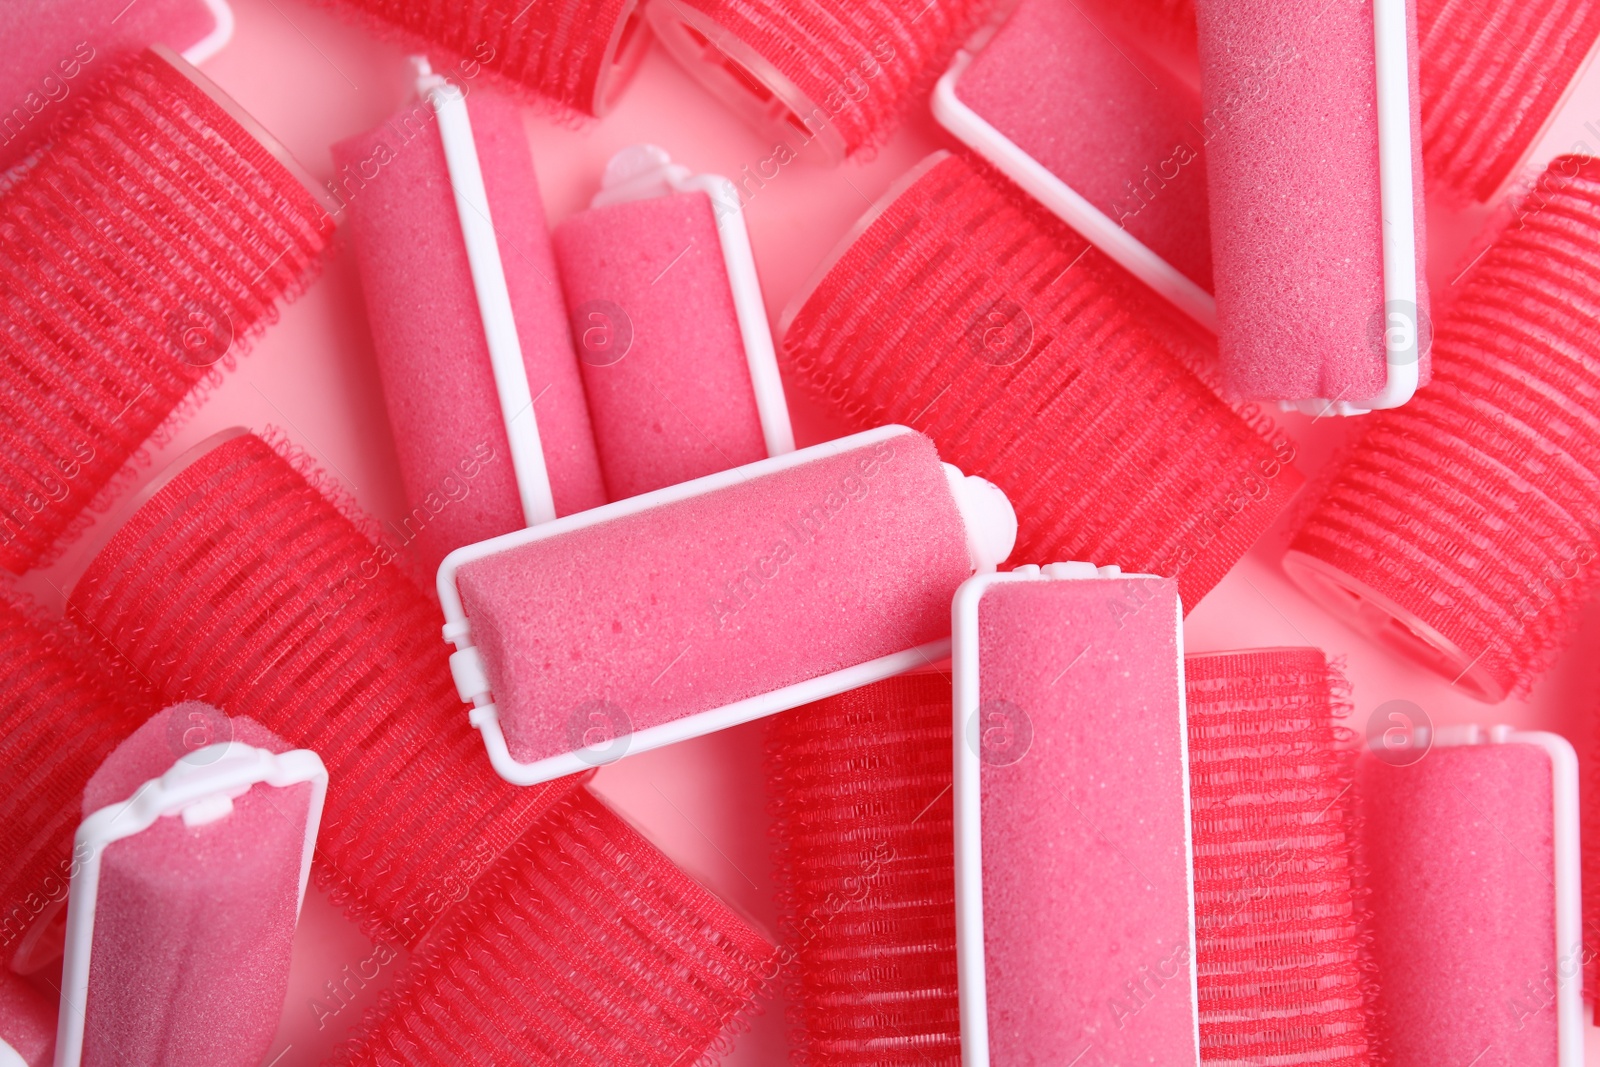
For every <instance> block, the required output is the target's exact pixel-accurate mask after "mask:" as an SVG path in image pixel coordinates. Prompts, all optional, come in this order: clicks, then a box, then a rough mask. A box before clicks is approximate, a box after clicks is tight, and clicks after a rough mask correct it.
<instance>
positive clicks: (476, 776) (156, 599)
mask: <svg viewBox="0 0 1600 1067" xmlns="http://www.w3.org/2000/svg"><path fill="white" fill-rule="evenodd" d="M279 447H281V448H282V449H283V450H282V452H280V451H279V448H278V447H274V445H271V444H268V443H267V442H266V441H264V440H262V439H261V438H259V437H256V436H254V435H253V434H249V433H245V432H243V431H241V430H232V431H227V432H224V433H223V434H219V435H218V436H217V437H215V438H213V439H211V440H209V441H207V442H203V443H202V444H200V445H198V446H196V448H195V449H193V450H192V451H191V452H190V453H189V454H188V455H186V456H184V457H181V458H180V459H179V460H178V461H177V462H176V463H175V464H174V465H173V466H172V467H171V468H170V469H169V470H168V471H167V472H165V474H164V476H163V477H162V478H161V479H159V480H158V481H157V482H156V483H155V484H153V485H152V486H150V487H149V488H148V489H147V490H146V491H145V494H144V495H145V499H144V501H143V502H142V503H140V504H138V506H137V507H136V509H135V510H133V512H132V514H131V515H130V517H129V518H128V519H127V520H126V521H125V522H123V523H122V524H121V526H120V527H119V529H118V530H117V533H116V534H115V536H113V537H112V538H111V539H110V540H109V541H108V542H107V543H106V545H105V547H104V548H102V549H101V551H100V553H99V554H98V555H97V556H96V557H95V559H94V560H93V561H92V562H91V563H90V564H89V567H88V569H87V570H86V571H85V572H84V574H83V576H82V577H81V578H79V579H78V582H77V584H76V585H75V586H74V587H73V589H72V592H71V596H70V597H69V601H68V610H69V612H70V613H71V614H72V617H74V618H76V619H80V620H82V621H83V624H84V625H85V628H86V629H89V630H90V632H92V633H94V634H95V635H96V637H97V640H98V641H99V642H100V643H101V644H102V645H103V647H104V648H105V652H106V655H107V656H110V657H117V658H120V659H122V660H125V661H126V662H127V663H128V664H129V665H130V666H131V668H134V669H136V670H137V672H138V674H137V675H136V676H142V678H143V679H144V680H145V684H147V685H149V686H151V687H153V688H154V689H155V690H156V691H157V692H158V693H159V694H160V696H161V698H162V699H164V700H168V701H180V700H190V699H198V700H204V701H206V702H208V703H211V704H215V705H216V706H218V707H225V708H227V709H228V710H229V712H230V713H231V714H234V715H238V716H245V717H248V718H251V719H254V720H255V721H257V722H259V723H261V724H262V725H264V726H265V727H267V728H268V729H270V730H272V731H273V732H274V733H275V734H277V735H279V736H280V737H283V738H284V739H286V740H287V741H289V742H290V743H292V744H296V745H300V746H302V747H306V748H311V749H314V750H315V751H316V752H317V753H318V754H319V755H321V756H322V758H323V759H324V761H325V762H326V763H327V765H328V769H329V772H330V774H331V776H332V782H331V785H330V789H329V794H328V804H327V812H326V815H325V816H324V819H323V827H322V835H321V839H320V843H319V845H318V849H317V853H318V862H317V865H316V866H317V875H318V883H319V885H321V886H322V887H323V888H324V889H325V890H327V891H328V892H329V893H330V895H331V896H332V897H333V898H334V901H335V903H337V904H339V905H340V906H341V907H343V908H344V909H345V910H346V911H347V912H348V913H349V914H350V915H351V917H352V918H354V919H355V920H357V921H358V922H359V923H361V924H362V926H363V927H364V928H365V929H366V930H367V931H368V933H370V934H372V935H373V936H374V937H376V938H382V939H384V940H386V941H388V942H390V943H393V944H396V945H400V946H402V947H410V946H413V945H415V944H417V943H418V942H419V941H421V939H422V938H423V937H425V936H426V935H427V933H428V931H429V930H430V929H432V928H433V927H434V926H436V925H437V924H438V923H439V922H440V921H441V920H442V919H443V918H444V916H445V915H446V913H447V912H448V911H449V910H450V907H451V905H452V904H453V902H454V901H455V900H456V899H457V898H458V897H459V896H460V893H461V892H462V890H463V888H464V887H465V886H469V885H470V884H471V883H472V881H473V879H474V878H476V877H477V876H478V875H479V874H481V873H482V872H483V870H484V869H485V868H486V867H487V866H488V865H489V864H490V863H492V862H493V860H494V858H495V857H496V856H498V855H499V854H500V852H502V851H503V850H504V849H505V848H506V847H507V846H508V845H510V843H511V842H513V841H515V840H516V839H517V837H519V836H520V835H521V833H522V832H523V830H525V829H526V828H527V827H528V826H529V825H531V824H532V823H533V822H534V821H536V820H537V819H538V818H539V817H540V816H541V815H542V814H543V813H544V811H545V810H546V809H547V808H548V807H549V806H550V804H552V803H554V802H555V800H556V799H557V798H558V797H559V796H560V795H561V794H562V793H563V792H564V791H566V790H568V789H571V788H572V787H573V785H574V784H575V783H574V782H571V781H569V782H563V783H559V784H555V785H551V786H549V787H547V788H544V789H522V790H516V789H510V788H508V787H507V786H506V785H505V784H504V783H503V782H501V781H500V780H499V779H497V778H496V777H495V776H494V775H493V773H492V772H491V771H490V769H489V768H488V767H486V766H484V765H483V760H482V757H481V755H480V754H479V749H478V743H477V740H476V738H475V737H474V735H473V733H472V731H471V729H470V728H469V727H468V725H467V724H466V722H464V721H463V717H462V716H461V714H460V704H459V703H458V702H457V699H456V695H455V693H454V691H453V689H452V686H451V684H450V669H449V664H448V662H447V660H446V657H445V655H444V652H443V650H442V649H441V648H440V647H439V641H438V636H437V634H438V631H437V630H436V629H435V626H436V625H437V623H436V619H437V617H438V616H437V610H438V609H437V608H435V607H432V606H430V602H429V600H428V598H427V597H425V596H424V594H423V593H422V591H421V590H420V589H418V588H417V587H416V586H415V585H413V584H412V583H411V582H410V581H409V580H408V579H407V578H406V577H405V576H404V575H403V574H402V573H401V572H400V571H399V569H398V564H397V560H396V553H397V549H395V548H394V546H393V545H392V544H389V543H387V542H384V541H381V540H374V539H372V538H371V537H370V536H369V531H370V530H371V528H372V526H373V524H372V523H371V522H370V521H369V520H366V519H364V518H363V517H362V516H361V515H360V513H359V511H358V510H357V509H356V508H355V506H354V505H353V504H352V503H351V502H350V501H348V500H347V499H345V498H344V497H342V496H341V495H340V494H339V490H338V489H337V488H336V487H335V486H334V483H333V482H331V481H330V480H328V479H327V478H326V477H325V476H323V475H321V474H320V473H319V472H317V471H316V469H315V468H314V466H313V465H312V464H311V463H310V462H309V461H308V460H307V459H306V458H305V456H304V455H303V454H299V453H296V452H295V451H294V450H292V449H290V448H288V447H287V446H282V445H280V446H279ZM358 523H359V525H358ZM441 782H449V783H450V787H449V788H447V789H446V788H440V783H441Z"/></svg>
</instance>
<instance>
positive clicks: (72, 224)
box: [0, 49, 333, 572]
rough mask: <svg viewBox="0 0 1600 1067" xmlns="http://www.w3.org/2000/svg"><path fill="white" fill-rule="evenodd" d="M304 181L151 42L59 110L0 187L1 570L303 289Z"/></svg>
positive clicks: (326, 219)
mask: <svg viewBox="0 0 1600 1067" xmlns="http://www.w3.org/2000/svg"><path fill="white" fill-rule="evenodd" d="M317 190H319V187H318V186H317V185H316V184H315V183H314V182H312V181H311V179H310V178H309V177H308V176H307V175H305V173H304V172H303V171H302V170H301V169H300V168H299V166H298V165H297V164H295V163H294V161H293V160H292V159H291V158H290V157H289V156H288V155H287V153H285V152H284V151H283V149H282V147H281V146H280V145H278V143H277V142H276V141H274V140H273V139H272V138H271V136H270V135H269V134H267V133H266V132H265V131H264V130H262V129H261V128H260V127H259V126H258V125H257V124H256V123H255V122H254V120H253V119H251V118H250V117H249V116H247V115H245V113H244V112H243V111H241V110H240V109H239V108H238V106H237V105H235V104H234V103H233V102H232V101H230V100H228V99H227V97H225V96H224V95H223V94H222V92H221V91H220V90H218V89H217V88H216V87H215V86H213V85H211V84H210V82H208V81H207V80H206V79H205V78H204V77H203V76H202V75H201V74H199V73H198V72H197V71H195V70H193V69H192V68H190V67H189V66H188V64H186V63H185V62H184V61H183V60H182V59H180V58H178V57H177V56H176V55H174V54H173V53H171V52H170V51H166V50H164V49H152V50H150V51H146V52H144V53H141V54H140V55H137V56H134V57H132V58H130V59H129V60H127V61H126V62H125V63H124V64H123V65H122V66H120V67H118V68H117V69H116V70H115V71H113V72H108V73H107V75H106V76H105V77H104V79H103V80H102V81H101V82H100V83H98V85H97V87H96V89H95V91H94V92H93V93H92V94H87V95H85V96H83V97H82V98H79V99H76V100H75V101H73V102H71V103H70V104H69V105H68V106H67V108H66V110H64V112H63V114H62V116H61V117H60V119H59V122H58V125H57V126H56V128H55V132H54V133H53V134H52V137H51V141H50V146H49V148H48V149H47V150H46V151H43V152H42V153H41V154H40V156H39V158H38V160H37V162H36V163H35V164H34V165H32V166H31V167H29V168H28V169H27V171H26V172H25V173H24V174H23V175H22V176H21V177H19V178H18V179H17V180H16V181H15V182H14V183H13V184H12V185H11V186H10V187H9V188H7V189H5V190H4V191H3V193H0V280H3V288H0V352H4V359H0V388H3V390H4V392H5V395H7V396H9V397H12V398H14V401H15V402H14V403H12V404H11V405H9V406H8V407H7V409H6V411H5V412H4V413H3V414H0V438H3V439H4V440H5V441H6V443H7V449H8V456H9V458H8V462H7V463H6V464H5V466H4V468H3V469H0V566H3V567H5V568H7V569H9V570H12V571H16V572H21V571H23V570H25V569H27V568H29V567H33V566H36V565H38V564H40V563H41V562H43V561H45V560H48V559H49V558H51V554H52V550H53V547H55V546H58V545H59V543H60V542H61V541H62V540H63V539H64V538H65V537H67V536H69V535H70V534H71V533H72V532H74V531H75V530H76V529H77V528H79V527H81V525H83V524H84V523H86V522H87V519H86V518H83V513H84V510H85V509H86V508H88V507H89V506H90V504H91V502H93V501H95V499H96V498H97V497H98V496H99V494H101V492H102V490H107V489H108V487H109V486H111V484H112V482H113V478H114V476H115V475H116V473H117V471H118V470H119V469H121V468H122V467H123V465H124V463H125V461H126V460H128V458H129V457H130V456H132V455H133V454H134V451H135V450H136V449H137V448H138V447H139V445H140V444H141V443H142V442H143V441H144V440H145V439H146V438H147V437H150V436H151V434H152V432H153V431H155V430H156V428H157V426H158V425H159V424H161V423H162V421H163V420H165V419H167V417H168V416H170V415H172V414H173V413H174V412H178V411H184V410H187V407H188V406H192V405H193V404H196V403H198V400H197V399H196V393H197V390H201V389H205V388H208V387H209V386H210V385H213V384H215V383H216V382H217V381H219V380H220V377H219V376H220V373H221V371H222V370H224V369H226V368H229V367H232V366H233V365H234V364H235V362H236V360H237V358H238V355H239V352H240V351H242V350H243V349H244V347H245V346H246V344H247V343H248V341H249V340H250V339H251V338H252V337H253V336H254V335H255V334H257V333H259V332H260V331H261V330H263V329H265V328H266V326H267V325H268V324H269V323H271V322H273V321H274V320H275V319H276V317H277V313H278V312H277V307H278V304H279V303H280V302H282V301H284V300H286V299H289V298H291V297H293V296H295V295H297V294H298V293H299V292H301V291H302V289H303V288H304V286H305V284H306V281H307V278H308V276H309V274H310V273H311V272H312V270H313V268H314V265H315V263H316V260H317V256H318V254H319V253H320V252H321V250H322V248H323V247H324V246H325V245H326V244H327V242H328V240H329V238H330V235H331V234H332V230H333V221H332V217H331V215H330V214H329V212H328V209H327V207H326V206H325V205H324V204H323V202H322V201H321V200H320V199H319V198H318V193H317Z"/></svg>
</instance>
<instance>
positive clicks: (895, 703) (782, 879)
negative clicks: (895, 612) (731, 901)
mask: <svg viewBox="0 0 1600 1067" xmlns="http://www.w3.org/2000/svg"><path fill="white" fill-rule="evenodd" d="M766 773H767V789H768V794H769V796H770V797H771V807H772V812H773V816H774V826H775V859H776V867H777V883H778V907H779V914H780V916H781V920H780V921H781V929H780V933H781V944H782V946H783V949H784V954H785V956H786V957H788V956H790V955H791V954H792V957H793V962H792V963H791V964H789V966H787V967H785V969H784V975H785V982H786V987H787V988H786V990H785V991H786V993H787V999H788V1001H789V1005H790V1009H789V1012H790V1014H789V1019H790V1023H791V1024H792V1033H791V1042H792V1044H793V1045H794V1047H796V1048H797V1049H799V1050H800V1055H802V1056H803V1057H804V1062H805V1063H807V1064H810V1065H812V1067H851V1065H857V1067H869V1065H870V1067H888V1065H892V1064H906V1065H908V1067H909V1065H913V1064H914V1065H917V1067H925V1065H930V1064H939V1065H946V1067H956V1065H957V1064H959V1063H960V1062H961V1035H960V1009H959V1004H958V1001H957V990H956V930H955V879H954V876H953V871H954V867H953V864H954V858H955V855H954V838H953V836H952V835H953V830H952V826H951V801H950V786H951V765H950V682H949V678H948V676H947V675H944V674H942V673H929V674H909V675H902V676H900V677H897V678H890V679H888V680H886V681H882V682H876V683H874V684H872V685H868V686H863V687H862V688H860V689H854V690H851V691H850V692H847V693H841V694H840V695H838V696H835V697H829V698H828V699H827V700H819V701H817V702H816V703H814V704H807V705H806V706H804V707H801V708H797V709H795V710H794V711H790V712H786V713H784V714H782V715H777V716H774V717H773V718H772V719H770V720H768V726H767V734H766Z"/></svg>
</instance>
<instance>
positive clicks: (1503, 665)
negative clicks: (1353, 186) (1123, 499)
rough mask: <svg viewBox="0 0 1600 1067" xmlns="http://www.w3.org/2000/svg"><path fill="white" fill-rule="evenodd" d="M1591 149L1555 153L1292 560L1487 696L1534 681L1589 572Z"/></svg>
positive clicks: (1596, 518)
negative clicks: (1416, 386)
mask: <svg viewBox="0 0 1600 1067" xmlns="http://www.w3.org/2000/svg"><path fill="white" fill-rule="evenodd" d="M1597 242H1600V161H1597V160H1595V159H1591V158H1588V157H1584V156H1562V157H1559V158H1557V159H1556V160H1554V161H1553V162H1552V163H1551V164H1550V167H1549V169H1548V170H1547V171H1546V172H1545V174H1544V176H1543V177H1542V178H1541V179H1540V180H1539V182H1538V184H1537V185H1536V186H1535V187H1534V189H1533V191H1532V192H1530V193H1529V195H1528V196H1527V198H1525V199H1524V200H1523V201H1522V203H1521V205H1520V207H1519V211H1518V219H1517V221H1516V222H1514V223H1512V224H1511V225H1509V226H1507V228H1506V229H1505V230H1503V231H1502V232H1501V234H1500V237H1499V239H1498V240H1497V241H1496V242H1495V244H1494V245H1493V246H1492V247H1491V248H1490V249H1489V250H1488V251H1487V252H1486V253H1485V254H1484V255H1483V256H1482V257H1481V258H1480V259H1479V260H1478V262H1477V263H1476V264H1475V265H1474V266H1473V267H1472V269H1471V273H1470V275H1469V276H1468V278H1467V281H1466V283H1465V284H1464V285H1463V286H1462V287H1461V288H1462V290H1463V291H1462V292H1461V294H1460V296H1459V297H1458V298H1457V299H1456V301H1455V303H1454V304H1452V306H1451V309H1450V314H1449V315H1448V316H1447V318H1446V320H1445V321H1444V322H1443V323H1442V324H1441V326H1440V330H1439V339H1438V342H1437V344H1436V345H1435V349H1436V359H1435V361H1434V364H1435V367H1436V371H1435V374H1434V382H1433V384H1432V385H1430V386H1429V387H1428V388H1427V389H1426V390H1425V391H1424V392H1423V393H1422V394H1421V395H1420V396H1418V398H1417V399H1416V401H1414V402H1413V403H1412V404H1411V405H1409V406H1408V407H1407V408H1406V409H1405V410H1402V411H1396V412H1393V413H1388V414H1383V415H1379V416H1375V417H1374V418H1373V420H1372V423H1371V425H1369V426H1368V427H1366V433H1365V434H1364V435H1363V436H1362V438H1361V440H1360V442H1359V443H1358V444H1357V445H1356V446H1355V447H1354V448H1353V449H1352V450H1351V451H1350V452H1349V453H1348V454H1347V455H1346V456H1345V457H1344V458H1343V460H1342V462H1340V463H1339V464H1337V465H1336V466H1335V467H1334V468H1333V469H1332V471H1331V472H1330V474H1329V475H1328V477H1327V480H1326V483H1325V491H1324V493H1323V496H1322V499H1321V500H1320V501H1319V502H1318V503H1317V505H1316V507H1315V509H1314V510H1312V511H1311V512H1310V514H1309V516H1308V517H1307V518H1306V520H1305V521H1304V523H1303V524H1302V525H1301V527H1300V529H1299V530H1298V531H1297V532H1296V533H1295V535H1294V539H1293V540H1292V542H1291V543H1290V550H1289V552H1288V554H1287V555H1285V557H1284V561H1283V565H1284V569H1285V570H1286V571H1288V573H1289V575H1290V576H1291V577H1292V578H1293V579H1294V580H1295V581H1296V582H1298V583H1299V584H1300V585H1301V586H1302V587H1304V588H1305V589H1306V590H1307V591H1308V592H1309V593H1310V594H1311V595H1312V596H1314V597H1315V598H1316V599H1317V600H1319V601H1320V602H1321V603H1322V604H1324V605H1325V606H1326V607H1328V608H1329V610H1331V611H1332V612H1334V613H1335V614H1336V615H1338V616H1339V617H1341V618H1342V619H1344V620H1345V621H1347V622H1348V623H1350V624H1351V625H1353V626H1355V627H1356V628H1358V629H1360V630H1362V631H1364V632H1366V633H1368V634H1371V635H1372V636H1373V637H1375V638H1377V639H1378V640H1381V641H1383V642H1385V643H1387V644H1389V645H1392V646H1393V647H1395V648H1397V649H1400V650H1402V651H1404V652H1406V653H1408V654H1410V655H1411V656H1413V657H1414V658H1416V659H1417V660H1418V661H1420V662H1422V663H1425V664H1427V665H1428V666H1430V667H1432V668H1433V669H1434V670H1436V671H1438V672H1439V673H1440V674H1441V675H1443V676H1444V677H1445V678H1447V679H1450V680H1451V681H1452V682H1454V683H1455V684H1457V685H1459V686H1460V687H1461V688H1462V689H1463V690H1464V691H1466V692H1468V693H1470V694H1472V695H1474V696H1476V697H1478V698H1479V699H1481V700H1487V701H1498V700H1503V699H1504V698H1505V697H1506V696H1507V695H1508V694H1511V693H1514V692H1523V691H1526V690H1527V688H1528V687H1529V686H1530V685H1532V683H1533V681H1534V679H1536V678H1537V677H1538V676H1539V675H1540V674H1541V673H1542V672H1543V671H1544V670H1545V668H1546V667H1548V666H1549V665H1550V663H1551V662H1552V660H1553V659H1554V658H1555V655H1556V653H1557V651H1558V650H1559V649H1560V648H1561V647H1562V646H1563V645H1565V644H1566V643H1567V641H1568V640H1569V639H1570V637H1571V636H1572V634H1573V632H1574V631H1575V629H1576V627H1577V622H1578V613H1579V611H1580V609H1581V607H1582V605H1583V604H1584V603H1586V602H1587V601H1588V600H1589V598H1590V596H1591V594H1592V593H1593V591H1594V590H1595V588H1596V586H1597V581H1596V577H1595V568H1594V566H1593V561H1594V560H1595V558H1596V556H1597V555H1600V481H1597V479H1596V475H1595V472H1596V470H1600V364H1597V363H1596V361H1595V358H1594V353H1595V352H1596V351H1600V326H1597V325H1596V323H1597V320H1600V252H1597V250H1596V249H1597Z"/></svg>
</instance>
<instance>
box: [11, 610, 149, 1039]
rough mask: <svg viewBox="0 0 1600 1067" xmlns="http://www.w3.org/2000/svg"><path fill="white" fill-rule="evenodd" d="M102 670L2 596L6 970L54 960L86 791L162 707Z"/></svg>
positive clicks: (80, 642) (64, 631) (80, 646)
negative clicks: (120, 744) (155, 707)
mask: <svg viewBox="0 0 1600 1067" xmlns="http://www.w3.org/2000/svg"><path fill="white" fill-rule="evenodd" d="M102 667H103V664H101V663H98V662H96V660H95V658H94V656H93V650H92V647H91V645H90V643H89V641H88V640H86V639H85V637H84V636H83V635H81V634H79V633H78V632H77V631H76V629H75V628H74V627H72V626H69V625H68V624H66V623H63V622H61V621H59V620H47V619H46V618H45V616H44V615H43V613H42V612H41V611H39V610H37V609H35V608H33V607H31V606H27V605H24V604H22V603H21V602H19V601H15V600H13V599H12V598H11V596H10V595H9V594H8V595H5V596H0V766H4V767H5V768H7V776H6V777H7V782H6V788H5V789H4V790H0V970H4V969H7V968H8V967H9V968H10V969H14V970H16V971H19V972H22V973H25V974H26V973H32V972H34V971H36V970H39V969H41V968H43V967H44V966H45V965H47V964H49V963H51V962H54V960H55V958H56V956H57V955H58V953H59V951H60V947H61V946H60V941H59V937H58V936H57V935H59V925H58V924H52V920H53V919H58V918H59V915H60V910H61V909H62V908H63V907H64V906H65V904H66V900H67V883H68V881H69V879H70V878H71V875H72V832H73V831H74V830H75V829H77V826H78V819H79V817H80V813H79V810H78V801H79V798H80V797H81V796H82V795H83V787H84V785H85V784H86V783H87V782H88V781H89V776H90V775H92V774H93V773H94V771H95V768H96V767H98V766H100V764H101V762H102V761H103V760H104V759H105V758H106V756H107V755H109V754H110V753H111V750H112V749H114V748H115V747H116V746H117V744H118V742H120V741H121V740H122V739H123V738H125V737H127V736H128V734H130V733H132V732H133V730H134V728H135V727H137V726H138V725H139V723H141V722H142V721H144V719H146V718H147V717H148V716H149V714H150V712H151V711H152V710H153V709H152V706H151V704H150V703H149V702H148V700H147V699H146V698H145V697H144V696H143V695H142V694H140V693H138V692H136V691H135V690H134V689H133V688H132V687H130V686H127V685H121V684H118V682H117V680H116V679H115V678H114V677H113V675H112V674H111V673H109V672H107V671H105V670H103V669H102ZM52 1032H53V1030H52Z"/></svg>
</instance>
